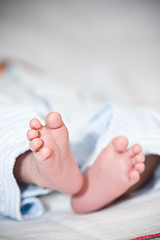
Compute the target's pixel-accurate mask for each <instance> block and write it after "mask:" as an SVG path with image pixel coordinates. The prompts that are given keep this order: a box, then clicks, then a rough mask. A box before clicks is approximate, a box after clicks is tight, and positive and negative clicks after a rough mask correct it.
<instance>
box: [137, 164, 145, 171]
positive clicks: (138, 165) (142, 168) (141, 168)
mask: <svg viewBox="0 0 160 240" xmlns="http://www.w3.org/2000/svg"><path fill="white" fill-rule="evenodd" d="M135 169H136V170H137V171H138V172H139V173H142V172H143V171H144V170H145V165H144V163H137V164H136V165H135Z"/></svg>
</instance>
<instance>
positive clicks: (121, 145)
mask: <svg viewBox="0 0 160 240" xmlns="http://www.w3.org/2000/svg"><path fill="white" fill-rule="evenodd" d="M111 144H112V146H113V147H114V150H116V151H117V152H124V151H125V150H126V149H127V146H128V139H127V138H126V137H123V136H119V137H116V138H114V139H113V140H112V142H111Z"/></svg>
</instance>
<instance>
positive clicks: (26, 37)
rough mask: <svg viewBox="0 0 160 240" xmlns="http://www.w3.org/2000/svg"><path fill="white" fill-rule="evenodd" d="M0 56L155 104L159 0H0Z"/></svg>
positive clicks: (159, 99) (159, 86)
mask: <svg viewBox="0 0 160 240" xmlns="http://www.w3.org/2000/svg"><path fill="white" fill-rule="evenodd" d="M0 59H1V60H3V59H12V60H15V59H20V60H23V61H24V62H27V63H29V64H31V65H34V66H36V67H39V68H42V69H44V70H45V71H46V72H47V73H49V74H50V75H51V76H52V77H53V79H54V78H56V79H59V81H62V80H63V81H66V82H67V83H68V84H73V85H74V84H75V85H76V86H80V87H81V88H84V89H85V91H87V89H92V86H93V93H94V94H95V96H96V94H97V91H99V93H101V91H102V90H103V91H104V86H105V90H106V92H107V94H109V93H110V89H111V91H112V92H114V93H115V95H116V94H119V96H122V95H125V94H128V95H130V96H132V98H133V99H134V101H135V103H148V104H149V103H151V104H157V103H158V104H159V103H160V94H159V92H160V1H159V0H150V1H147V0H134V1H127V0H119V1H115V0H113V1H107V0H106V1H102V0H97V1H94V0H93V1H89V0H88V1H83V0H82V1H76V0H75V1H70V0H66V1H65V0H59V1H58V0H53V1H51V0H45V1H41V0H34V1H31V0H28V1H21V0H1V1H0ZM102 88H103V89H102ZM103 94H104V92H103ZM99 95H100V94H99Z"/></svg>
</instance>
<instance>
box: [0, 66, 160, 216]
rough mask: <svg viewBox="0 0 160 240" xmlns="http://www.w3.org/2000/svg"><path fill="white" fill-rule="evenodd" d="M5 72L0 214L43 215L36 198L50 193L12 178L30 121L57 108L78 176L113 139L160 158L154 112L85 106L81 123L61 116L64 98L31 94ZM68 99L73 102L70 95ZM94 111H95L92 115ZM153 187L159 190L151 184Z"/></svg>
mask: <svg viewBox="0 0 160 240" xmlns="http://www.w3.org/2000/svg"><path fill="white" fill-rule="evenodd" d="M7 72H8V74H9V75H7V77H6V78H5V79H3V80H2V81H1V82H0V112H1V114H0V136H1V137H0V146H1V150H0V203H1V204H0V212H1V214H3V215H5V216H9V217H12V218H14V219H17V220H22V219H30V218H35V217H38V216H40V215H41V214H42V213H43V212H44V208H43V205H42V204H41V202H40V200H39V199H38V198H36V196H39V195H43V194H47V193H49V192H50V190H48V189H43V188H39V187H37V186H33V185H27V186H26V185H21V186H19V185H18V184H17V182H16V180H15V178H14V175H13V167H14V164H15V160H16V158H17V157H18V156H19V155H20V154H22V153H24V152H25V151H27V150H28V141H27V139H26V132H27V130H28V128H29V127H28V124H29V121H30V119H32V118H33V117H38V118H39V119H40V120H41V121H42V123H43V119H44V116H45V115H46V114H47V113H48V112H49V111H55V110H56V111H57V110H58V111H59V109H60V111H59V112H60V113H61V111H62V113H63V117H64V121H65V122H67V126H69V132H71V134H70V143H71V150H72V152H73V154H74V156H75V158H76V160H77V163H78V165H79V167H80V168H81V170H82V171H83V172H84V171H85V170H86V169H87V168H88V167H89V166H91V165H92V164H93V162H94V161H95V159H96V157H97V155H98V154H99V152H100V151H101V150H102V149H103V147H105V146H106V145H107V144H108V143H109V142H110V141H111V139H113V137H115V136H118V135H125V136H127V137H128V139H129V142H130V145H132V144H134V143H140V144H141V145H142V147H143V151H144V153H145V154H148V153H155V154H160V114H159V113H158V111H156V110H153V109H148V108H144V107H141V108H135V109H133V110H132V111H131V110H130V109H124V108H122V107H120V106H117V105H115V104H113V103H105V104H103V106H101V104H100V105H99V110H98V111H97V107H96V106H93V105H94V102H93V103H89V104H88V105H87V103H86V105H87V107H86V106H85V107H84V112H83V115H85V113H86V118H85V119H82V118H81V114H80V112H79V115H77V116H76V117H75V116H73V118H72V111H71V112H69V113H67V112H66V108H67V107H66V104H65V105H64V102H65V100H64V99H63V101H62V104H61V105H59V102H58V100H61V99H58V100H57V99H56V98H54V95H53V96H52V97H53V98H51V96H50V95H49V94H48V95H47V94H46V95H45V96H43V95H40V94H39V93H38V92H37V91H36V90H35V86H34V84H33V85H31V84H29V82H31V80H30V79H29V78H27V77H26V76H25V77H24V75H23V74H22V75H19V72H16V69H15V68H14V67H12V66H11V67H9V68H8V70H7ZM26 80H27V81H26ZM29 80H30V81H29ZM42 88H43V87H42ZM11 89H12V90H11ZM48 91H49V90H48ZM65 91H66V90H63V89H61V91H60V95H62V97H63V94H62V92H65ZM71 98H72V99H73V98H74V95H73V96H71ZM72 99H71V100H72ZM76 101H77V99H76V96H75V102H76ZM60 102H61V101H60ZM70 102H72V101H70ZM54 106H55V107H54ZM77 106H78V105H77ZM68 109H69V107H68ZM79 109H83V106H81V105H79ZM94 111H97V112H96V114H94ZM88 112H89V114H88ZM75 119H77V120H79V119H80V120H82V122H83V123H85V124H84V126H83V125H80V124H79V121H80V120H79V121H77V125H74V124H73V128H72V123H73V120H75ZM157 176H158V175H157ZM157 179H158V177H157ZM157 183H158V181H157ZM157 186H159V185H157V184H156V187H157Z"/></svg>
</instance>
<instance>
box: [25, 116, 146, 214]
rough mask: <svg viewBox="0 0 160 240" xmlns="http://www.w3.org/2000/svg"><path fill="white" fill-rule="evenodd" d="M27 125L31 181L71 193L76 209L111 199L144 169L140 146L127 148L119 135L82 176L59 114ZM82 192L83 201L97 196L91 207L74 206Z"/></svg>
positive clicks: (131, 183)
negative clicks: (43, 121) (42, 122)
mask: <svg viewBox="0 0 160 240" xmlns="http://www.w3.org/2000/svg"><path fill="white" fill-rule="evenodd" d="M30 128H31V129H30V130H29V131H28V133H27V137H28V140H29V141H30V149H31V150H32V152H33V159H32V162H33V163H34V164H33V165H34V167H33V171H34V176H35V177H34V183H35V184H37V185H39V186H42V187H46V188H50V189H54V190H58V191H60V192H63V193H67V194H72V195H74V196H75V198H74V197H73V208H74V210H75V211H77V212H89V211H93V210H96V209H98V208H101V207H103V205H106V204H108V203H109V202H111V201H113V200H114V199H116V198H117V197H119V196H120V195H122V194H124V193H125V192H126V191H127V190H128V189H129V188H130V187H131V186H133V185H134V184H135V183H137V182H138V181H139V179H140V174H141V173H142V172H143V171H144V168H145V166H144V160H145V157H144V155H143V154H142V153H141V151H142V149H141V146H140V145H139V144H136V145H134V146H132V147H130V148H127V147H128V140H127V138H126V137H123V136H120V137H116V138H114V139H113V140H112V141H111V142H110V143H109V144H108V145H107V146H106V147H105V148H104V149H103V150H102V152H101V153H100V155H99V156H98V158H97V159H96V161H95V163H94V164H93V166H92V167H91V168H90V169H89V170H88V171H87V172H86V173H85V175H84V176H82V174H81V172H80V170H79V168H78V165H77V163H76V161H75V159H74V157H73V155H72V153H71V150H70V146H69V134H68V130H67V128H66V126H65V124H64V123H63V121H62V117H61V115H60V114H59V113H49V114H48V115H47V117H46V119H45V125H44V126H43V125H42V124H41V123H40V121H39V120H38V119H36V118H34V119H32V120H31V121H30ZM32 174H33V173H32ZM85 176H86V177H87V184H86V182H85V181H86V177H85ZM88 183H89V184H88ZM94 183H95V186H93V187H92V185H94ZM84 188H85V191H84ZM87 188H88V189H87ZM83 195H84V196H85V197H84V199H85V202H86V199H87V200H88V199H90V197H91V195H92V196H94V195H95V198H96V196H100V197H98V199H97V202H95V204H93V205H94V206H93V207H89V208H88V209H85V208H84V209H83V206H82V207H77V206H78V205H77V204H79V203H78V201H79V200H78V199H80V202H81V199H83ZM109 196H110V197H109ZM100 198H101V199H100ZM74 199H75V200H74ZM102 199H103V201H102ZM82 202H83V201H82ZM80 205H81V204H80ZM89 205H90V206H91V204H90V203H89Z"/></svg>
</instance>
